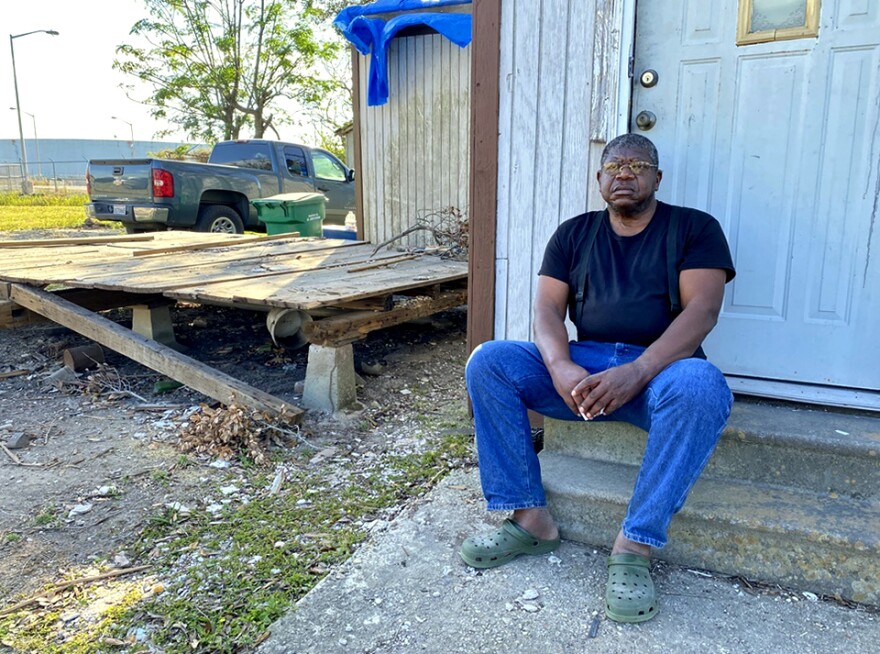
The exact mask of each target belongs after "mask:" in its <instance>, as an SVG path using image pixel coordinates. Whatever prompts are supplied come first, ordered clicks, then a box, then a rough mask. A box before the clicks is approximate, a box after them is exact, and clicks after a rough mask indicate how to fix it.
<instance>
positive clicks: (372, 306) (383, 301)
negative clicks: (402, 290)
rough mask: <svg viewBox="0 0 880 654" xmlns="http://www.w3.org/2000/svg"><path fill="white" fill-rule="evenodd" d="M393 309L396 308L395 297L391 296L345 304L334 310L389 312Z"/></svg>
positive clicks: (338, 305) (337, 306) (335, 307)
mask: <svg viewBox="0 0 880 654" xmlns="http://www.w3.org/2000/svg"><path fill="white" fill-rule="evenodd" d="M392 307H394V296H393V295H390V294H389V295H378V296H376V297H369V298H364V299H363V300H353V301H351V302H344V303H342V304H337V305H335V306H334V307H333V308H334V309H345V310H346V311H388V310H390V309H391V308H392Z"/></svg>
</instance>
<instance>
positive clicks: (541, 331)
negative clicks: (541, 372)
mask: <svg viewBox="0 0 880 654" xmlns="http://www.w3.org/2000/svg"><path fill="white" fill-rule="evenodd" d="M567 307H568V284H566V283H565V282H562V281H559V280H558V279H554V278H553V277H548V276H546V275H540V276H539V277H538V293H537V296H536V297H535V321H534V326H533V329H532V331H533V333H534V339H535V345H537V347H538V351H539V352H540V353H541V357H542V358H543V359H544V365H545V366H547V370H548V371H549V372H550V377H551V378H552V379H553V386H554V387H555V388H556V392H557V393H559V396H560V397H561V398H562V399H563V400H565V403H566V404H567V405H568V408H570V409H571V410H572V412H574V413H577V412H578V410H577V406H576V405H575V400H574V397H573V396H572V390H573V389H574V387H575V385H576V384H577V383H578V382H580V381H581V380H582V379H584V378H585V377H587V375H589V372H587V371H586V370H585V369H584V368H582V367H581V366H579V365H577V364H576V363H574V362H573V361H572V360H571V353H570V351H569V349H568V331H566V329H565V312H566V309H567Z"/></svg>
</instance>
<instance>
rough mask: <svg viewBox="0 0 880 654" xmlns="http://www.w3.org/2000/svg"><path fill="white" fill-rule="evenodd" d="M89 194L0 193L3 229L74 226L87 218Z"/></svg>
mask: <svg viewBox="0 0 880 654" xmlns="http://www.w3.org/2000/svg"><path fill="white" fill-rule="evenodd" d="M88 201H89V197H88V196H87V195H83V194H75V195H20V194H18V193H0V231H19V230H24V229H70V228H74V227H81V226H82V224H83V222H85V219H86V213H85V208H84V205H85V203H86V202H88Z"/></svg>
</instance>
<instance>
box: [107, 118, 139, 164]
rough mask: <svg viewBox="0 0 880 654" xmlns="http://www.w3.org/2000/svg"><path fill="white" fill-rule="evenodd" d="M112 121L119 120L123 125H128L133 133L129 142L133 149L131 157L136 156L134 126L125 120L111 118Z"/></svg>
mask: <svg viewBox="0 0 880 654" xmlns="http://www.w3.org/2000/svg"><path fill="white" fill-rule="evenodd" d="M110 120H118V121H120V122H122V123H125V124H126V125H128V129H129V130H130V131H131V140H130V141H129V142H128V143H129V146H130V147H131V156H132V157H133V156H134V125H132V124H131V123H130V122H128V121H127V120H125V119H124V118H117V117H116V116H110Z"/></svg>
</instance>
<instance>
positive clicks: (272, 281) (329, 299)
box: [165, 257, 467, 311]
mask: <svg viewBox="0 0 880 654" xmlns="http://www.w3.org/2000/svg"><path fill="white" fill-rule="evenodd" d="M342 270H344V269H340V268H333V269H328V270H316V271H308V272H303V273H294V274H287V275H276V276H273V277H264V278H262V279H261V280H260V283H259V284H254V283H253V281H252V280H241V281H236V282H228V283H224V284H209V285H205V286H193V287H189V288H181V289H175V290H172V291H168V292H166V293H165V295H166V296H168V297H174V298H177V299H182V300H190V301H194V302H208V303H211V302H219V303H229V302H233V303H234V302H246V303H248V304H265V305H267V306H277V307H288V308H291V309H302V310H304V311H308V310H311V309H317V308H320V307H325V306H332V305H337V304H339V303H340V302H347V301H352V300H357V299H361V298H365V297H375V296H377V295H386V294H388V293H397V292H398V291H401V290H404V289H408V288H417V287H419V286H430V285H433V284H439V283H443V282H449V281H454V280H458V279H464V278H466V277H467V266H466V265H465V264H464V262H461V261H445V260H443V259H439V258H437V257H421V258H420V259H416V260H410V261H402V262H400V263H396V264H393V265H392V266H389V267H387V268H377V269H372V270H366V271H363V272H360V273H356V275H348V276H346V275H345V274H344V273H343V272H342Z"/></svg>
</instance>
